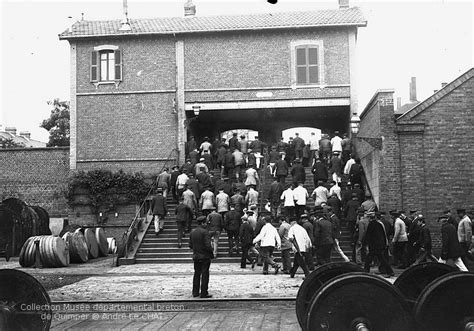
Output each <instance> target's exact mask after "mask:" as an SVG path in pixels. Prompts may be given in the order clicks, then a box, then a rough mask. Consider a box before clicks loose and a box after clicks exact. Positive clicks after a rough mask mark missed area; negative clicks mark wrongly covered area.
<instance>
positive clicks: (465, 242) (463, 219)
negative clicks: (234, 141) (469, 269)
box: [457, 208, 474, 265]
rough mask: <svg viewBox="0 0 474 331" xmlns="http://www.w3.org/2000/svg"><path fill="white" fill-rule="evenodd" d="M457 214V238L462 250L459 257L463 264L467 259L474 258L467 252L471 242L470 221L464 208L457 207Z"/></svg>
mask: <svg viewBox="0 0 474 331" xmlns="http://www.w3.org/2000/svg"><path fill="white" fill-rule="evenodd" d="M457 214H458V216H459V218H460V221H459V225H458V229H457V230H458V240H459V244H460V245H461V248H462V250H463V255H462V256H461V259H462V261H463V262H464V264H465V265H467V262H468V260H471V261H473V260H474V259H473V257H472V255H471V253H470V252H469V250H470V249H471V244H472V222H471V219H470V218H469V216H467V213H466V209H464V208H461V209H458V210H457Z"/></svg>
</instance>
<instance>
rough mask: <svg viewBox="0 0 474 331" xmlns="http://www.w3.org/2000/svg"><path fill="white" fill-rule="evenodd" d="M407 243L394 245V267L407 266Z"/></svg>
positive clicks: (402, 242) (400, 242) (401, 242)
mask: <svg viewBox="0 0 474 331" xmlns="http://www.w3.org/2000/svg"><path fill="white" fill-rule="evenodd" d="M406 245H407V242H406V241H399V242H395V243H393V265H394V266H397V265H401V266H406V264H407V260H406V252H405V249H406Z"/></svg>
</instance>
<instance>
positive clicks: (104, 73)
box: [100, 54, 107, 80]
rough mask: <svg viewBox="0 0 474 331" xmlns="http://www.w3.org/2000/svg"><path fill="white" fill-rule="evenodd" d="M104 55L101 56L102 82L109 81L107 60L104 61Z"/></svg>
mask: <svg viewBox="0 0 474 331" xmlns="http://www.w3.org/2000/svg"><path fill="white" fill-rule="evenodd" d="M102 55H103V54H101V55H100V59H101V60H100V80H107V60H106V59H105V60H103V59H102Z"/></svg>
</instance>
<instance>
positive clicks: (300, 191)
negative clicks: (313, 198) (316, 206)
mask: <svg viewBox="0 0 474 331" xmlns="http://www.w3.org/2000/svg"><path fill="white" fill-rule="evenodd" d="M308 197H309V196H308V191H307V190H306V189H305V188H304V187H303V186H298V187H297V188H295V189H294V190H293V198H294V199H295V202H296V204H297V205H299V206H306V199H307V198H308Z"/></svg>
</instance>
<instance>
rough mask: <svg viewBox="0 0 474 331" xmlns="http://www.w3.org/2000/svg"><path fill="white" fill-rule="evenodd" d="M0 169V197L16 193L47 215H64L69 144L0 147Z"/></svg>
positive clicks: (66, 211)
mask: <svg viewBox="0 0 474 331" xmlns="http://www.w3.org/2000/svg"><path fill="white" fill-rule="evenodd" d="M0 169H1V171H0V196H1V200H4V199H6V198H9V197H16V198H19V199H21V200H23V201H25V202H26V203H27V204H28V205H38V206H40V207H43V208H44V209H46V211H47V212H48V213H49V214H50V216H51V217H55V216H56V217H60V216H62V217H64V216H67V214H68V209H67V208H68V206H67V203H66V199H65V198H64V194H63V191H64V189H65V188H66V183H67V177H68V174H69V148H67V147H59V148H21V149H0Z"/></svg>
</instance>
